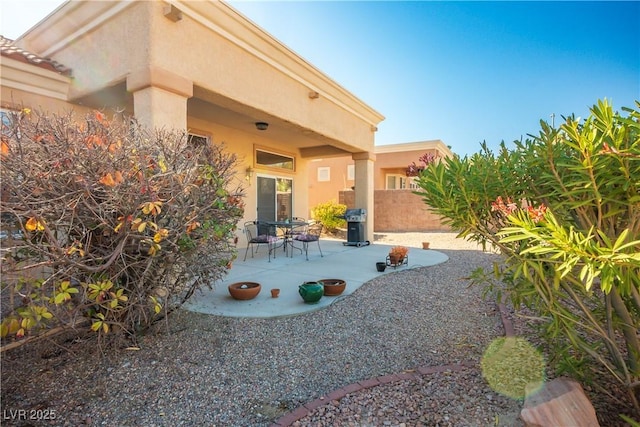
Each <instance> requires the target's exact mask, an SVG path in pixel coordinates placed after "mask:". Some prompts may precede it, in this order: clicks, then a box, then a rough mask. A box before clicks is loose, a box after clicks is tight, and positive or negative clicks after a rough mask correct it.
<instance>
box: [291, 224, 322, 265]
mask: <svg viewBox="0 0 640 427" xmlns="http://www.w3.org/2000/svg"><path fill="white" fill-rule="evenodd" d="M320 234H322V223H319V222H318V223H315V224H313V225H310V226H308V227H307V230H306V232H304V233H300V234H296V235H294V236H293V237H292V240H294V241H296V242H302V250H303V251H304V254H305V256H306V258H307V261H309V243H311V242H318V249H319V250H320V256H321V257H323V256H324V255H323V254H322V248H321V247H320Z"/></svg>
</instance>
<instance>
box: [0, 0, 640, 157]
mask: <svg viewBox="0 0 640 427" xmlns="http://www.w3.org/2000/svg"><path fill="white" fill-rule="evenodd" d="M0 1H1V7H2V10H1V11H0V12H1V13H2V30H1V31H0V33H1V34H2V35H4V36H6V37H9V38H15V37H17V35H19V34H21V33H22V32H24V31H26V30H27V29H28V28H29V27H31V26H32V25H33V24H35V23H36V22H38V21H39V20H40V19H41V18H42V17H44V16H46V14H47V13H48V12H50V11H52V10H53V9H54V8H55V7H56V5H58V4H60V3H61V2H60V1H55V0H0ZM25 2H26V4H27V5H28V4H31V7H28V8H27V11H28V12H29V14H28V15H27V16H26V17H27V18H29V19H30V21H27V22H24V23H22V24H20V25H23V26H22V27H21V28H18V29H17V30H13V26H14V25H17V24H18V23H17V22H16V21H18V20H17V18H16V15H17V14H16V13H15V12H13V8H12V7H11V6H16V5H18V6H19V3H22V4H25ZM230 4H231V5H232V6H233V7H235V8H236V9H237V10H238V11H240V12H241V13H242V14H243V15H245V16H246V17H248V18H249V19H250V20H252V21H253V22H255V23H256V24H258V25H259V26H261V27H262V28H263V29H265V30H266V31H267V32H269V33H270V34H271V35H273V36H274V37H275V38H277V39H278V40H280V41H281V42H282V43H284V44H285V45H287V46H288V47H289V48H291V49H292V50H293V51H295V52H296V53H298V54H299V55H300V56H302V57H303V58H305V59H306V60H307V61H308V62H310V63H311V64H313V65H314V66H316V67H317V68H318V69H320V70H321V71H323V72H324V73H325V74H327V75H328V76H329V77H331V78H332V79H333V80H334V81H336V82H337V83H339V84H340V85H342V86H344V87H345V88H346V89H347V90H349V91H350V92H351V93H353V94H354V95H355V96H357V97H358V98H360V99H362V100H363V101H364V102H366V103H367V104H369V105H370V106H371V107H372V108H374V109H375V110H377V111H378V112H380V113H381V114H383V115H384V116H385V117H386V119H385V120H384V121H383V122H382V123H381V124H380V125H379V126H378V129H379V130H378V132H377V134H376V144H377V145H381V144H393V143H401V142H414V141H421V140H429V139H441V140H442V141H443V142H444V143H445V144H447V145H450V146H451V147H452V149H453V151H454V152H456V153H458V154H461V155H465V154H471V153H474V152H476V151H478V150H479V148H480V142H481V141H483V140H484V141H487V143H488V144H489V146H491V147H496V146H497V145H498V144H499V143H500V141H502V140H505V141H506V142H509V143H510V142H511V141H513V140H514V139H520V138H522V137H525V138H526V136H527V134H530V133H533V134H536V133H537V132H538V130H539V127H540V125H539V121H540V120H541V119H542V120H546V121H549V122H551V115H552V114H555V123H556V124H558V123H559V122H560V121H561V116H563V115H564V116H566V115H570V114H572V113H574V114H575V115H576V116H579V117H586V116H587V115H588V112H589V107H590V106H591V105H593V104H594V103H596V102H597V100H598V99H602V98H608V99H610V100H611V101H612V102H613V104H614V107H615V108H616V109H618V110H620V108H621V107H623V106H633V105H634V101H635V100H640V2H635V1H632V2H578V1H573V2H484V1H482V2H481V1H476V2H459V1H450V2H433V1H414V2H398V1H395V2H369V1H331V2H330V1H305V2H299V1H287V2H278V1H231V2H230ZM25 13H26V12H23V13H22V15H21V17H23V18H24V17H25V16H23V15H24V14H25ZM38 14H40V16H38ZM31 17H33V18H32V19H31ZM12 31H17V32H12Z"/></svg>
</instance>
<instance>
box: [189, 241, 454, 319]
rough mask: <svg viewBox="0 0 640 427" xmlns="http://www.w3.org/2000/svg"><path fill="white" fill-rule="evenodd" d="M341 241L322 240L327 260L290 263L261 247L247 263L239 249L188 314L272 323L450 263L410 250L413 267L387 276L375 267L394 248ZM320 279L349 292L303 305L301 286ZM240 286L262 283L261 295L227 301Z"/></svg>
mask: <svg viewBox="0 0 640 427" xmlns="http://www.w3.org/2000/svg"><path fill="white" fill-rule="evenodd" d="M343 242H344V241H343V240H330V239H322V240H321V241H320V246H321V248H322V253H323V254H324V257H321V256H320V252H319V251H318V246H317V244H315V243H311V244H310V246H309V261H307V260H306V259H305V256H304V253H302V254H301V253H300V252H299V251H295V252H294V254H293V257H286V256H285V253H284V251H283V250H282V249H278V250H277V251H278V252H277V253H276V258H275V259H274V258H272V259H271V262H268V259H267V253H266V252H267V251H266V248H264V247H261V248H260V249H259V251H258V253H257V254H255V256H254V258H252V257H251V250H249V254H248V255H247V260H246V261H243V258H244V252H245V248H238V249H239V253H238V259H237V260H236V261H235V262H234V263H233V267H232V268H231V270H230V271H229V274H228V275H227V276H226V277H225V279H224V281H221V282H218V283H216V284H215V285H214V289H213V290H210V289H203V290H201V291H199V292H196V294H194V295H193V297H192V298H191V299H190V300H189V301H188V302H187V303H186V304H185V306H184V308H185V309H186V310H189V311H192V312H197V313H205V314H214V315H218V316H227V317H254V318H269V317H280V316H292V315H296V314H301V313H306V312H310V311H314V310H319V309H321V308H324V307H327V306H329V305H330V304H331V303H333V302H335V301H337V300H339V299H341V298H348V297H349V295H351V294H352V293H353V292H355V290H356V289H358V288H359V287H360V286H362V284H363V283H366V282H368V281H369V280H371V279H373V278H375V277H377V276H380V275H382V274H390V273H393V272H394V271H402V270H406V269H410V268H417V267H427V266H431V265H436V264H439V263H442V262H445V261H446V260H447V259H448V257H447V256H446V255H445V254H443V253H442V252H438V251H434V250H423V249H418V248H410V249H409V263H408V265H406V266H402V267H398V268H397V269H394V268H392V267H387V269H386V270H385V272H383V273H380V272H378V271H377V270H376V262H379V261H384V260H385V259H386V257H387V254H388V253H389V249H390V248H391V245H384V244H371V245H369V246H362V247H356V246H345V245H344V244H343ZM321 279H342V280H345V281H346V282H347V287H346V289H345V291H344V292H343V293H342V295H339V296H335V297H331V296H324V297H322V298H321V299H320V301H319V302H317V303H315V304H307V303H305V302H304V301H303V300H302V298H301V297H300V295H299V294H298V286H299V285H301V284H302V283H304V282H309V281H316V280H321ZM236 282H258V283H260V285H261V286H262V290H261V291H260V294H258V296H257V297H255V298H254V299H252V300H248V301H238V300H235V299H233V298H232V297H231V295H229V291H228V290H227V287H228V286H229V285H230V284H232V283H236ZM273 288H278V289H280V296H279V297H278V298H272V297H271V289H273Z"/></svg>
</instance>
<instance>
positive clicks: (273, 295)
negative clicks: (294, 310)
mask: <svg viewBox="0 0 640 427" xmlns="http://www.w3.org/2000/svg"><path fill="white" fill-rule="evenodd" d="M278 295H280V289H271V298H278Z"/></svg>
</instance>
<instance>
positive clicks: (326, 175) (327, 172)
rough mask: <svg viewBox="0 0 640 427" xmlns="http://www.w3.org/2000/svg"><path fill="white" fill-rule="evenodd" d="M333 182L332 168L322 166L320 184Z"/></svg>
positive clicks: (319, 173)
mask: <svg viewBox="0 0 640 427" xmlns="http://www.w3.org/2000/svg"><path fill="white" fill-rule="evenodd" d="M327 181H331V168H330V167H329V166H322V167H319V168H318V182H327Z"/></svg>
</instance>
